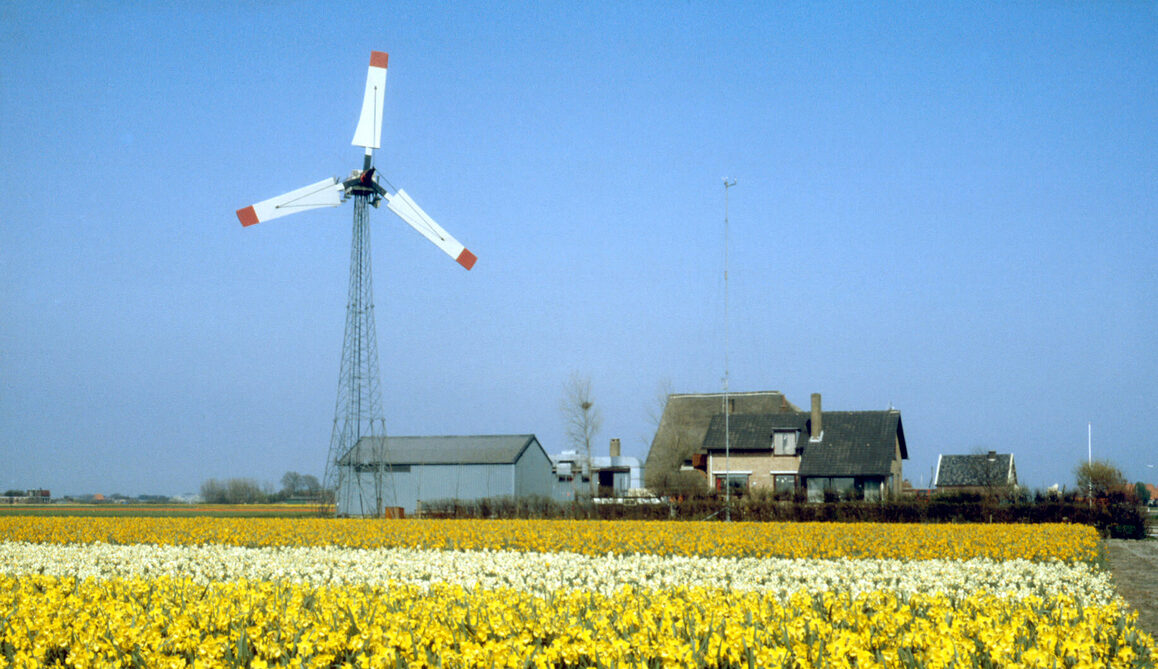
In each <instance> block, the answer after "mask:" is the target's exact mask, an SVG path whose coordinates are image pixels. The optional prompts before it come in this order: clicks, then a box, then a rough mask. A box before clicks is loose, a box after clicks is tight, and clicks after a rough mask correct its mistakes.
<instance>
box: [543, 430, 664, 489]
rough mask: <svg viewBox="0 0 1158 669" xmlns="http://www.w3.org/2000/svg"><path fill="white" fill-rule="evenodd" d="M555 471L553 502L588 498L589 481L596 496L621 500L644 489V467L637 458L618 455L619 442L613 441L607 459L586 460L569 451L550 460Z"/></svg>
mask: <svg viewBox="0 0 1158 669" xmlns="http://www.w3.org/2000/svg"><path fill="white" fill-rule="evenodd" d="M551 464H552V466H553V467H554V471H555V479H556V482H555V498H556V499H558V500H560V501H571V500H575V499H584V498H590V497H591V494H592V484H591V481H592V478H594V480H595V485H594V489H595V496H596V497H599V498H623V497H628V496H631V495H634V494H637V492H633V491H640V489H641V488H642V487H643V466H642V464H641V463H640V461H639V458H633V457H630V456H624V455H621V454H620V449H619V440H618V439H612V440H611V445H610V448H609V455H607V456H593V457H592V458H591V462H587V458H586V456H584V455H583V454H581V453H579V452H577V451H574V450H570V451H563V452H562V453H559V454H558V455H553V456H551Z"/></svg>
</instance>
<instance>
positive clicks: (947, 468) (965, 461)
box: [933, 453, 1017, 488]
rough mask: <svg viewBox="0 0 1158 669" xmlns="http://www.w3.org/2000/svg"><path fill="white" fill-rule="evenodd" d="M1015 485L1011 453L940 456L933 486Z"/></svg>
mask: <svg viewBox="0 0 1158 669" xmlns="http://www.w3.org/2000/svg"><path fill="white" fill-rule="evenodd" d="M1007 484H1013V485H1016V484H1017V469H1016V468H1015V467H1014V465H1013V454H1012V453H994V454H993V460H990V459H989V454H988V453H980V454H970V455H942V456H941V457H940V458H939V459H938V460H937V480H936V481H934V483H933V486H934V487H937V488H942V487H946V486H990V485H1007Z"/></svg>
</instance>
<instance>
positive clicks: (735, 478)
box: [716, 472, 750, 494]
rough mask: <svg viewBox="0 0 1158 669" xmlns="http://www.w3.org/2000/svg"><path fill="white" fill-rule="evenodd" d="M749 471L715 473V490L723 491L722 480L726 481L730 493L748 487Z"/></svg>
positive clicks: (741, 490)
mask: <svg viewBox="0 0 1158 669" xmlns="http://www.w3.org/2000/svg"><path fill="white" fill-rule="evenodd" d="M749 476H750V474H749V473H747V472H744V473H730V474H716V490H719V491H720V492H724V482H725V481H727V484H728V487H729V488H731V491H732V494H736V493H741V492H744V491H745V490H747V489H748V477H749Z"/></svg>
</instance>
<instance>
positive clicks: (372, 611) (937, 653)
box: [0, 516, 1155, 667]
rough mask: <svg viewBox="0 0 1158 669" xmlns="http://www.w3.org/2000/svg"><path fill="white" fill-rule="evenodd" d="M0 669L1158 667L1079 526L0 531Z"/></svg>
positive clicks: (325, 523)
mask: <svg viewBox="0 0 1158 669" xmlns="http://www.w3.org/2000/svg"><path fill="white" fill-rule="evenodd" d="M0 537H3V542H0V565H2V567H0V616H3V619H2V621H0V657H3V658H4V659H3V663H6V664H8V665H11V666H53V665H56V666H74V667H98V666H110V665H119V666H139V667H165V666H174V667H184V666H190V665H192V666H199V667H200V666H204V667H216V666H224V667H265V666H298V667H314V666H353V667H363V666H366V667H396V666H410V667H426V666H430V667H435V666H444V667H492V666H493V667H669V666H670V667H683V666H705V667H780V666H784V667H828V666H831V667H868V666H884V667H973V666H976V667H989V666H1025V667H1054V666H1056V667H1100V666H1120V667H1132V666H1139V667H1141V666H1152V664H1153V661H1152V659H1151V658H1152V656H1153V653H1154V651H1155V647H1154V641H1153V638H1152V637H1151V636H1149V635H1148V634H1146V633H1145V632H1144V631H1143V630H1142V629H1141V628H1140V627H1139V626H1138V622H1137V618H1136V614H1134V613H1133V612H1132V611H1131V610H1130V609H1129V608H1128V607H1127V606H1126V604H1125V602H1124V600H1123V599H1121V597H1120V596H1119V595H1118V591H1117V590H1115V586H1114V582H1113V580H1112V579H1111V577H1110V574H1109V572H1108V571H1107V570H1106V569H1105V568H1104V565H1105V557H1104V555H1103V551H1104V548H1103V546H1102V544H1101V542H1100V540H1099V537H1098V535H1097V533H1096V532H1095V531H1094V530H1093V529H1091V528H1089V527H1086V526H1081V525H1061V524H1052V525H1000V524H994V525H989V524H986V525H981V524H971V525H951V524H922V525H904V524H873V523H858V524H841V523H719V522H711V523H701V522H645V521H615V522H611V521H544V520H509V521H508V520H491V521H478V520H464V521H459V520H420V519H412V520H401V521H388V522H383V521H371V520H324V519H316V518H212V517H184V518H163V517H134V518H102V517H95V518H93V517H89V518H79V517H35V516H9V517H0Z"/></svg>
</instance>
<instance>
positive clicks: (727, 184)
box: [724, 177, 736, 521]
mask: <svg viewBox="0 0 1158 669" xmlns="http://www.w3.org/2000/svg"><path fill="white" fill-rule="evenodd" d="M735 185H736V180H735V179H729V178H728V177H724V520H727V521H731V520H732V430H731V424H730V423H731V417H730V415H729V414H730V413H731V412H730V411H729V406H728V372H729V370H728V189H729V188H731V187H732V186H735Z"/></svg>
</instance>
